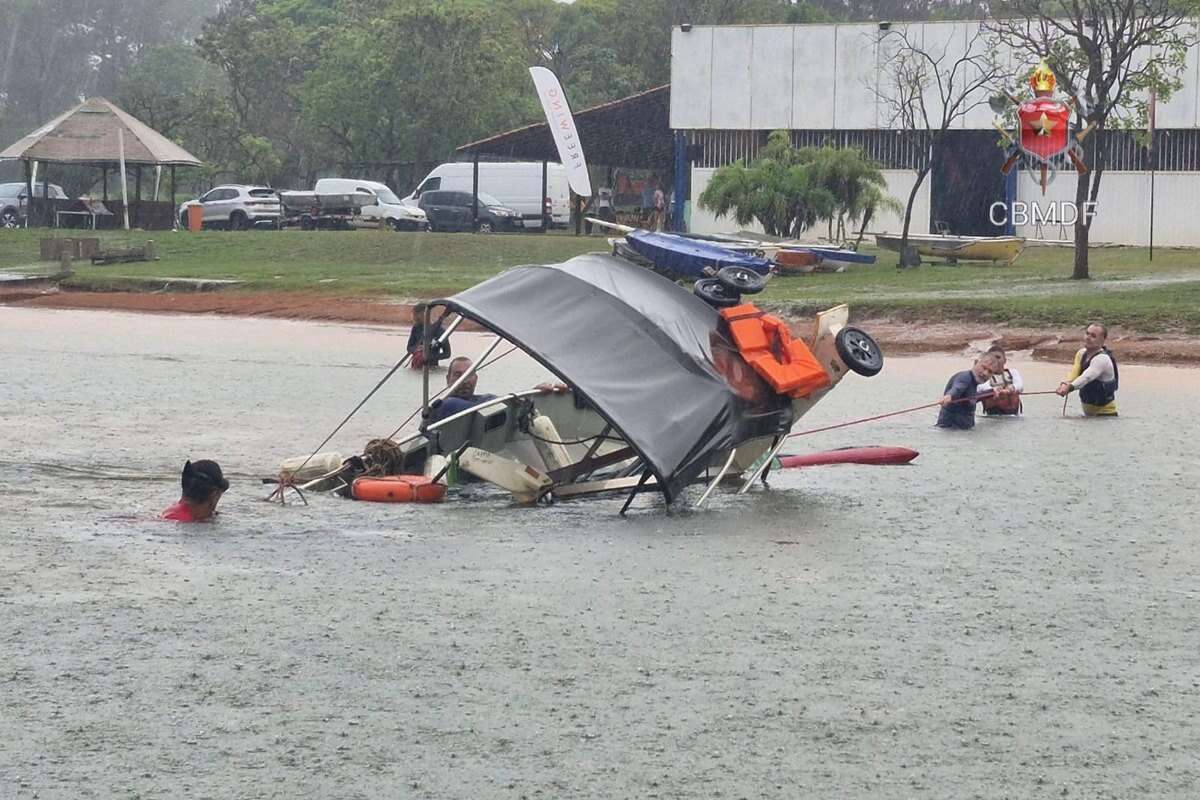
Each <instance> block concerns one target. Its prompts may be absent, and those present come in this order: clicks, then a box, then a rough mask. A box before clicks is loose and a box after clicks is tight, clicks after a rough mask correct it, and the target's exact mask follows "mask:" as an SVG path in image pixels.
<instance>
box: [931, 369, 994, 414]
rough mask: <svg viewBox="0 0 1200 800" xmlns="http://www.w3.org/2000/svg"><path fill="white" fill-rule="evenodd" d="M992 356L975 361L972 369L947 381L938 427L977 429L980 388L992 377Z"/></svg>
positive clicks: (965, 370)
mask: <svg viewBox="0 0 1200 800" xmlns="http://www.w3.org/2000/svg"><path fill="white" fill-rule="evenodd" d="M994 363H995V361H994V359H993V358H992V357H991V355H990V354H989V355H985V356H983V357H981V358H977V359H975V363H974V364H972V365H971V368H970V369H964V370H963V371H962V372H956V373H954V374H953V375H951V376H950V380H948V381H946V388H945V389H944V390H943V392H942V401H941V406H942V408H941V410H940V411H938V419H937V426H938V427H939V428H950V429H953V430H960V431H969V430H970V429H971V428H974V427H975V403H977V402H978V401H979V397H978V391H977V389H978V387H979V385H980V384H981V383H987V382H988V381H989V380H990V379H991V377H992V371H993V366H992V365H993V364H994Z"/></svg>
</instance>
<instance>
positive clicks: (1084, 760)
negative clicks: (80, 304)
mask: <svg viewBox="0 0 1200 800" xmlns="http://www.w3.org/2000/svg"><path fill="white" fill-rule="evenodd" d="M406 338H407V331H402V330H392V329H374V328H367V327H350V326H342V325H326V324H309V323H296V322H280V321H274V320H238V319H219V318H206V317H172V316H149V315H146V316H139V315H127V314H116V313H104V312H73V311H39V310H25V309H11V308H0V359H2V362H0V363H2V364H3V373H2V375H0V445H2V449H0V533H2V534H3V540H2V541H3V544H2V545H0V563H2V565H0V606H2V607H3V609H4V619H3V621H2V622H0V637H2V638H0V641H2V642H3V643H4V647H5V653H6V664H5V665H4V666H0V720H6V721H3V722H0V726H3V727H6V728H7V730H3V729H0V735H4V736H5V738H6V740H8V742H9V746H8V747H5V748H0V775H6V776H15V777H16V778H18V780H16V781H10V782H9V783H8V785H9V786H10V787H11V786H17V787H18V791H17V792H16V794H15V796H21V797H24V796H29V797H32V796H34V794H35V793H39V796H41V797H49V796H98V797H107V796H113V795H115V794H117V793H121V794H122V795H127V794H131V793H141V794H143V795H145V796H182V795H183V794H188V795H192V796H207V795H212V796H221V797H228V796H281V797H283V796H293V797H294V796H323V797H358V796H363V797H375V796H419V797H423V796H429V797H449V796H455V797H463V796H512V797H519V796H522V795H527V796H535V795H536V796H546V797H551V796H552V797H563V796H630V797H649V796H662V797H681V796H695V797H712V796H716V795H717V794H718V793H719V794H722V795H727V796H735V797H736V796H778V797H797V796H806V795H818V796H862V797H911V796H916V795H920V796H944V797H966V796H973V795H978V796H982V797H996V796H1000V795H1002V794H1009V795H1011V796H1047V795H1051V794H1052V795H1053V796H1084V797H1098V796H1155V797H1190V796H1193V794H1194V789H1193V787H1194V784H1195V783H1196V781H1197V779H1198V778H1200V774H1198V773H1200V769H1198V767H1197V761H1196V757H1195V752H1196V751H1197V746H1198V745H1200V741H1198V737H1197V734H1196V733H1195V730H1196V723H1197V721H1198V720H1197V719H1196V715H1197V713H1198V712H1200V688H1198V687H1200V655H1198V652H1200V649H1198V646H1200V635H1198V634H1197V623H1196V611H1197V603H1196V597H1197V592H1198V591H1200V587H1198V586H1197V576H1198V574H1200V565H1198V561H1200V559H1198V557H1197V547H1196V537H1195V530H1196V525H1195V522H1194V519H1193V516H1194V511H1195V508H1196V502H1195V490H1196V486H1197V485H1198V484H1200V464H1198V461H1197V458H1196V456H1195V453H1194V450H1193V447H1194V439H1193V432H1194V431H1195V429H1196V426H1195V422H1194V406H1195V397H1196V395H1197V390H1200V371H1195V370H1181V369H1171V368H1163V367H1137V366H1123V367H1122V370H1121V377H1122V386H1123V388H1122V390H1121V392H1120V397H1119V403H1120V407H1121V413H1122V416H1121V418H1120V419H1118V420H1083V419H1080V418H1078V417H1077V416H1076V415H1077V414H1078V410H1077V409H1078V406H1077V401H1076V400H1075V399H1074V398H1073V399H1072V400H1071V402H1070V404H1069V413H1070V416H1069V417H1068V418H1066V419H1064V418H1063V417H1062V414H1061V411H1062V401H1061V400H1059V399H1058V398H1055V397H1031V398H1029V399H1028V400H1027V402H1026V412H1027V413H1026V415H1025V417H1024V418H1022V419H1019V420H1013V419H1005V420H981V421H980V423H979V425H978V426H977V428H976V430H975V431H974V432H971V433H958V432H946V431H940V430H937V429H935V428H934V427H933V425H932V422H933V419H934V417H935V416H936V414H935V413H934V411H932V410H930V411H923V412H919V413H915V414H911V415H907V416H901V417H895V418H891V419H887V420H882V421H878V422H873V423H868V424H865V425H862V426H857V427H852V428H847V429H843V430H839V431H832V432H828V433H821V434H817V435H814V436H810V437H801V438H799V439H797V440H795V442H794V444H793V446H792V447H790V448H789V450H788V451H789V452H803V451H804V450H805V449H827V448H832V447H841V446H848V445H865V444H892V445H903V446H908V447H912V448H914V449H917V450H919V451H921V456H920V457H919V458H918V459H917V461H916V462H915V463H914V464H913V465H911V466H908V467H892V468H880V467H833V468H817V469H809V470H788V471H784V472H782V473H777V474H776V475H775V477H774V478H773V480H772V488H771V490H770V491H761V490H755V491H754V492H752V493H751V494H749V495H747V496H743V497H735V496H733V495H732V494H730V493H718V494H717V495H715V496H714V499H713V501H711V502H710V504H709V506H708V507H706V508H705V509H703V510H702V511H684V512H676V513H666V512H664V511H663V510H662V509H661V508H659V504H658V501H657V499H654V498H646V499H644V500H640V501H639V502H638V503H637V504H635V513H632V514H631V515H630V516H629V517H627V518H624V519H622V518H619V517H617V515H616V511H617V509H618V508H619V502H620V501H619V499H616V498H610V499H599V500H586V501H575V502H570V503H562V504H559V505H556V506H554V507H552V508H541V509H534V510H530V509H519V508H514V507H511V506H510V505H509V504H508V502H507V499H506V496H505V495H502V494H501V493H498V492H488V491H474V492H471V493H470V494H471V496H469V497H466V498H464V499H462V500H460V501H456V502H452V503H447V504H444V505H441V506H436V507H433V506H424V507H422V506H412V507H401V506H387V505H373V504H366V503H353V502H349V501H342V500H338V499H335V498H330V497H324V496H317V497H310V505H309V506H307V507H305V506H300V505H295V504H289V505H288V506H287V507H286V508H281V507H280V506H279V505H277V504H276V505H272V504H267V503H264V502H261V498H262V497H264V496H265V495H266V494H267V492H268V491H269V487H264V486H263V485H262V484H261V483H260V482H259V480H258V478H259V477H260V476H264V475H270V474H273V473H274V472H275V471H276V469H277V468H278V463H279V462H280V461H281V460H282V459H283V458H285V457H287V456H293V455H302V454H306V453H307V452H309V451H310V450H311V449H312V448H314V447H315V446H316V445H317V444H319V442H320V441H321V439H322V438H323V437H324V435H325V434H326V433H328V431H329V430H331V429H332V428H333V426H334V425H336V424H337V423H338V422H339V421H340V420H341V418H342V417H343V416H344V415H345V414H346V413H347V412H348V411H349V410H350V409H351V408H353V406H354V405H355V404H356V403H357V402H358V401H359V400H360V399H361V398H362V397H363V396H364V395H365V394H366V392H367V391H368V390H369V389H370V388H371V387H372V386H374V385H375V383H376V382H377V381H378V380H379V379H380V378H381V377H382V376H383V374H384V373H385V372H386V370H387V369H388V368H389V367H390V366H391V365H392V363H394V361H395V360H396V359H397V358H398V357H399V355H400V354H401V353H402V351H403V347H404V343H405V341H406ZM455 340H456V341H455V344H456V348H457V351H458V352H464V353H468V354H471V353H477V352H479V351H480V350H481V349H482V348H483V347H484V346H485V345H486V343H487V342H488V338H487V337H484V336H481V335H462V336H456V337H455ZM966 364H967V359H966V358H965V357H944V356H930V357H920V358H905V359H900V358H897V359H892V360H889V361H888V363H887V366H886V367H885V370H884V372H883V373H882V374H881V375H880V376H878V377H876V378H874V379H870V380H865V379H860V378H857V377H855V376H852V377H851V378H849V379H847V381H845V382H844V383H843V384H842V385H841V386H840V387H839V388H838V389H837V390H836V391H835V392H834V393H833V394H832V395H830V396H829V397H828V398H826V399H825V400H824V401H823V402H822V403H821V404H820V405H819V406H818V407H817V408H816V410H814V411H813V412H812V413H811V414H810V415H809V416H807V417H805V418H804V419H803V420H802V421H801V422H800V424H799V425H798V426H797V429H805V428H810V427H818V426H821V425H827V424H831V423H834V422H839V421H842V420H847V419H851V418H858V417H865V416H870V415H874V414H880V413H884V412H887V411H891V410H895V409H900V408H904V407H908V406H912V405H916V404H919V403H922V402H928V401H932V400H935V399H936V398H937V396H938V395H939V393H940V390H941V388H942V385H943V383H944V382H945V380H946V378H947V377H948V376H949V374H950V373H951V372H954V371H956V370H958V369H961V368H964V367H965V366H966ZM1015 365H1016V366H1018V367H1019V368H1020V369H1021V371H1022V373H1023V375H1024V376H1025V381H1026V384H1027V387H1028V388H1029V389H1032V390H1037V389H1051V388H1053V386H1054V385H1056V383H1057V380H1058V378H1059V377H1060V376H1061V374H1062V372H1063V367H1062V365H1052V364H1042V363H1034V362H1030V361H1028V360H1026V359H1022V358H1021V357H1020V354H1018V356H1017V358H1016V359H1015ZM545 377H546V374H545V373H544V371H543V370H542V369H541V368H540V367H539V366H538V365H536V364H534V363H533V362H532V361H530V360H529V359H527V358H523V357H520V356H519V355H516V354H515V355H513V356H509V357H507V358H506V359H504V360H503V361H501V362H500V363H499V364H498V365H497V366H495V367H493V368H492V369H490V370H488V371H487V372H485V373H484V375H483V376H482V377H481V382H480V390H481V391H500V390H511V389H519V388H525V387H528V386H530V385H532V384H533V383H536V382H537V381H539V380H542V379H543V378H545ZM420 391H421V387H420V374H419V373H414V372H408V371H404V372H402V373H399V374H397V376H396V377H395V378H394V379H393V380H392V381H391V382H390V383H388V384H387V385H386V386H385V387H384V388H383V389H382V390H381V391H380V393H379V394H378V396H377V397H375V398H374V399H373V400H372V401H371V402H370V403H369V404H368V405H367V406H366V407H365V408H364V410H363V411H362V412H360V414H359V415H358V416H356V417H355V418H354V420H352V421H351V423H350V424H349V425H347V427H346V429H345V430H344V431H343V433H342V434H341V435H339V436H338V437H337V438H336V439H335V440H334V442H333V443H332V444H331V445H329V447H327V448H326V449H336V450H339V451H341V452H342V453H344V454H348V453H350V452H354V451H356V450H357V449H359V448H360V447H361V445H362V444H363V443H364V442H365V441H366V440H367V439H369V438H372V437H374V436H377V435H380V434H381V433H387V432H389V431H391V430H392V429H393V428H395V427H396V426H397V425H398V424H399V423H400V422H401V421H402V420H403V419H404V417H405V416H407V415H408V413H409V411H411V410H412V408H413V406H414V404H415V403H416V402H417V401H418V398H419V397H420ZM189 457H190V458H199V457H210V458H215V459H217V460H219V461H220V462H221V464H222V466H223V467H224V468H225V469H226V473H227V475H228V476H229V477H230V479H231V482H232V484H233V486H232V488H231V491H230V492H229V493H228V495H227V496H226V497H225V499H224V500H223V501H222V504H221V511H222V514H221V516H220V519H219V521H218V522H217V523H216V524H214V525H208V526H178V525H173V524H166V523H160V522H156V521H153V517H154V516H155V515H156V514H157V513H158V512H159V511H160V510H161V509H162V508H164V507H165V506H167V505H168V504H170V503H171V502H173V501H174V500H175V499H177V497H178V494H179V492H178V475H179V469H180V467H181V466H182V463H183V461H184V459H185V458H189ZM133 764H136V765H138V766H136V767H134V766H131V765H133Z"/></svg>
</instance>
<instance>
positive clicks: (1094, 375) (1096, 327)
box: [1054, 322, 1120, 417]
mask: <svg viewBox="0 0 1200 800" xmlns="http://www.w3.org/2000/svg"><path fill="white" fill-rule="evenodd" d="M1107 341H1108V328H1106V327H1104V325H1102V324H1101V323H1099V322H1093V323H1092V324H1090V325H1088V326H1087V328H1085V329H1084V332H1083V347H1082V348H1080V349H1079V351H1078V352H1077V353H1075V363H1074V364H1072V365H1071V372H1070V374H1069V375H1067V377H1066V379H1064V380H1063V382H1062V383H1060V384H1059V385H1058V388H1057V389H1055V390H1054V391H1055V393H1056V394H1057V395H1058V396H1059V397H1066V396H1067V395H1068V394H1070V393H1071V392H1074V391H1076V390H1078V391H1079V402H1080V405H1082V406H1083V413H1084V416H1088V417H1115V416H1117V388H1118V386H1119V384H1120V373H1119V372H1118V370H1117V359H1116V356H1114V355H1113V353H1112V351H1111V350H1109V349H1108V347H1107V346H1106V344H1105V343H1106V342H1107Z"/></svg>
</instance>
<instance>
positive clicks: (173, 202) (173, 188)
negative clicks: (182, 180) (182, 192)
mask: <svg viewBox="0 0 1200 800" xmlns="http://www.w3.org/2000/svg"><path fill="white" fill-rule="evenodd" d="M171 216H172V217H174V216H175V165H174V164H172V165H171ZM174 226H175V222H174V221H172V222H171V227H174Z"/></svg>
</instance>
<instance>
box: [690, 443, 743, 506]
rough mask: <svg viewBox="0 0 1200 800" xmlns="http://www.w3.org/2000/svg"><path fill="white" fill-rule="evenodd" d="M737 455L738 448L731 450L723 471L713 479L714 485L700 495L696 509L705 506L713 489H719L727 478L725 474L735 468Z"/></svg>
mask: <svg viewBox="0 0 1200 800" xmlns="http://www.w3.org/2000/svg"><path fill="white" fill-rule="evenodd" d="M735 455H737V448H736V447H733V448H730V450H729V458H727V459H725V466H723V467H721V471H720V472H718V473H717V477H715V478H713V479H712V483H710V484H708V488H707V489H705V490H704V494H702V495H700V499H699V500H697V501H696V508H699V507H700V506H702V505H704V501H705V500H707V499H708V496H709V495H710V494H712V491H713V489H715V488H717V484H718V483H720V482H721V479H722V478H724V477H725V473H726V472H728V471H729V468H730V467H731V466H733V457H734V456H735Z"/></svg>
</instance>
